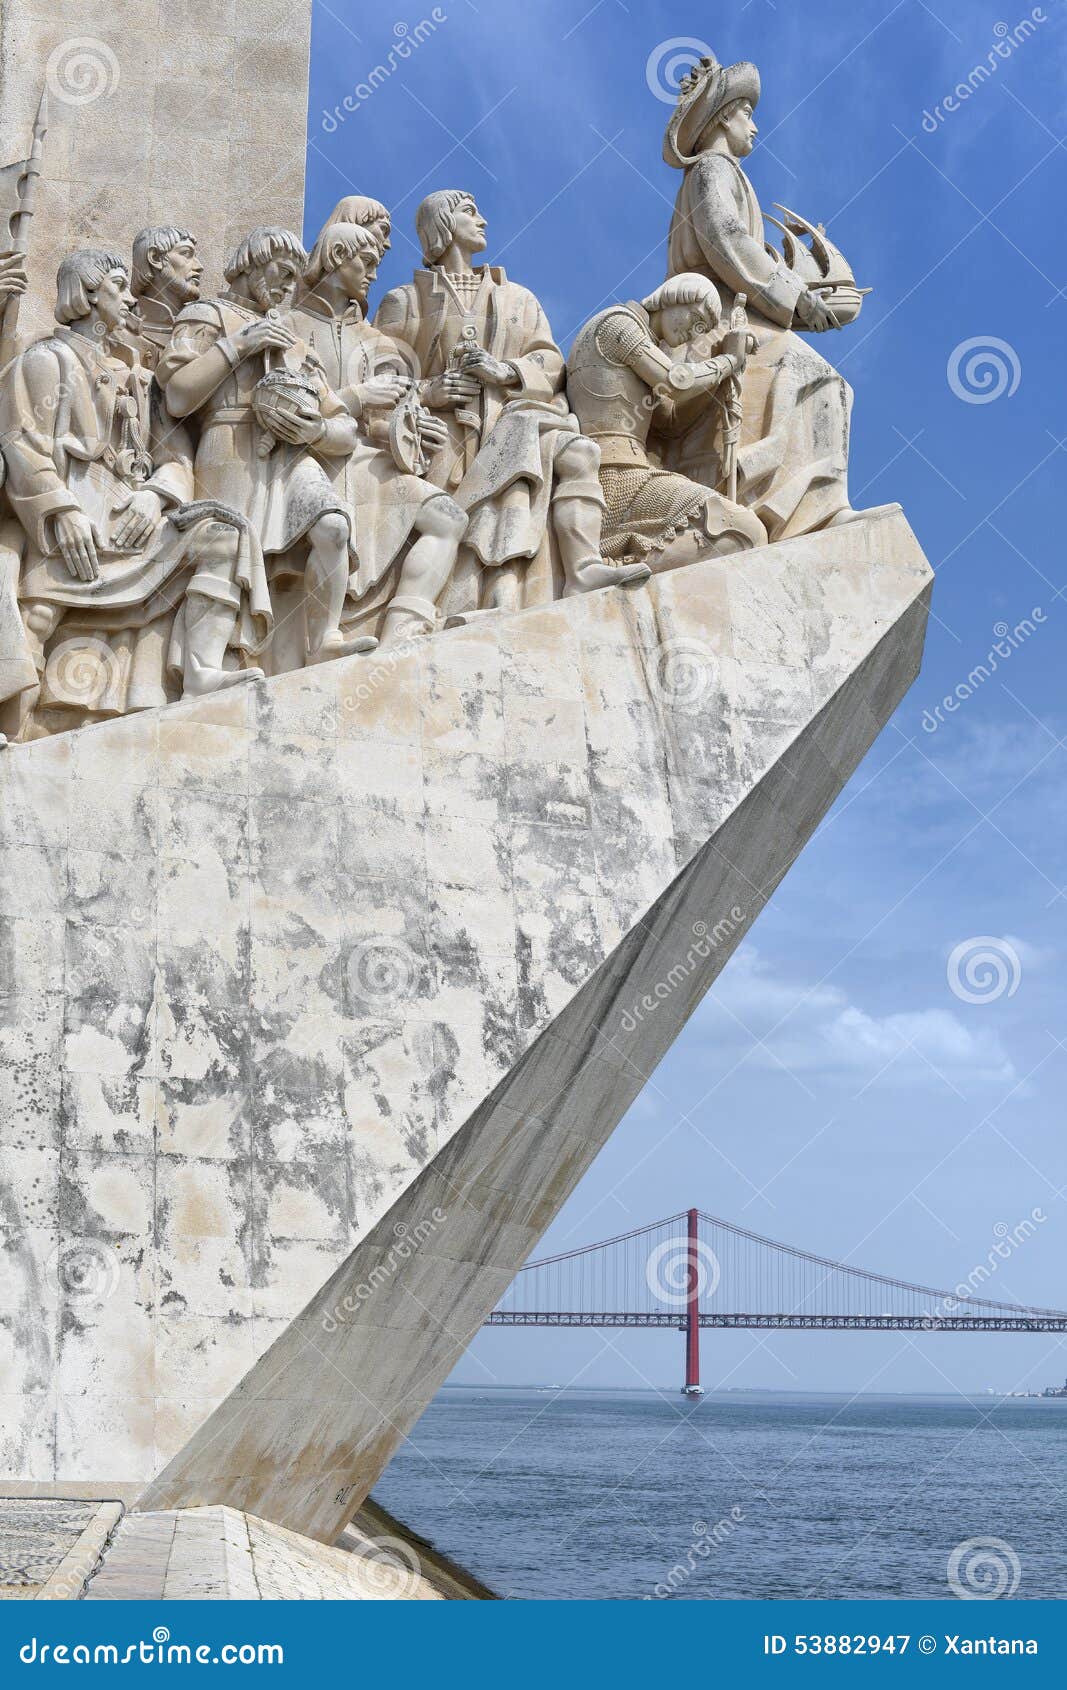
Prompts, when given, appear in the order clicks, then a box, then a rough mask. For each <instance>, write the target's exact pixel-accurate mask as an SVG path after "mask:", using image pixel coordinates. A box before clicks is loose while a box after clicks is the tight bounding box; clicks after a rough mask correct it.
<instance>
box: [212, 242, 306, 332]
mask: <svg viewBox="0 0 1067 1690" xmlns="http://www.w3.org/2000/svg"><path fill="white" fill-rule="evenodd" d="M307 262H308V255H307V253H306V252H305V251H304V248H303V247H302V246H301V244H300V242H299V241H298V240H297V238H296V236H295V235H294V234H291V233H290V231H289V230H288V229H278V228H275V227H273V226H272V225H269V224H264V225H261V226H260V227H259V228H258V229H253V230H252V233H251V234H250V235H246V237H245V239H244V240H243V241H242V242H241V244H240V246H239V247H237V249H236V250H235V251H234V252H231V254H230V256H229V258H228V259H227V260H226V263H225V264H224V265H223V270H222V273H223V275H224V276H225V278H226V280H227V281H228V282H229V284H230V291H231V292H232V293H233V294H234V295H235V296H236V297H237V298H239V299H243V300H245V301H247V303H248V304H250V305H252V306H254V307H255V309H256V310H257V311H262V312H266V311H270V310H276V311H284V310H286V309H287V308H288V307H289V306H290V305H291V304H292V302H293V295H294V293H295V292H296V287H297V283H298V282H299V281H300V279H301V277H302V276H303V274H304V271H305V270H306V269H307Z"/></svg>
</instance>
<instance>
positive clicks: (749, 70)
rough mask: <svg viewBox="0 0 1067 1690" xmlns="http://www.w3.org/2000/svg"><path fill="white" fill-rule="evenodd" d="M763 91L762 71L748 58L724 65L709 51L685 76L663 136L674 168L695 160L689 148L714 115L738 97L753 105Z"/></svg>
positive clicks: (666, 153)
mask: <svg viewBox="0 0 1067 1690" xmlns="http://www.w3.org/2000/svg"><path fill="white" fill-rule="evenodd" d="M759 95H760V81H759V71H758V70H757V69H756V67H755V65H754V64H750V63H749V61H748V60H747V59H742V60H740V62H739V63H738V64H736V65H721V64H720V63H719V61H718V59H716V58H713V57H712V56H711V55H707V56H706V57H704V58H702V59H701V60H700V62H699V64H695V65H694V66H693V68H692V70H691V71H690V72H689V74H688V76H684V77H683V78H682V81H681V83H680V85H679V88H678V104H677V106H676V107H675V109H674V114H673V116H672V117H671V121H670V122H669V123H668V125H667V133H666V134H665V135H664V137H663V156H664V158H665V159H666V161H667V163H668V164H670V165H673V167H674V169H675V170H684V169H685V167H686V165H687V164H692V163H694V161H695V158H696V154H695V153H692V152H691V151H690V149H691V148H692V147H694V146H695V145H696V143H697V141H699V139H700V137H701V135H702V134H703V132H704V130H705V129H706V128H707V126H708V124H709V123H710V122H711V120H712V118H714V117H716V116H718V114H719V112H721V111H722V110H723V108H724V107H725V106H729V105H732V104H733V102H734V101H735V100H748V101H749V102H750V103H751V104H752V105H753V106H754V105H755V104H756V102H757V100H758V99H759Z"/></svg>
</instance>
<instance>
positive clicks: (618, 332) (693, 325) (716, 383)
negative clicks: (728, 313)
mask: <svg viewBox="0 0 1067 1690" xmlns="http://www.w3.org/2000/svg"><path fill="white" fill-rule="evenodd" d="M719 315H720V306H719V296H718V293H717V292H716V289H715V287H714V286H713V284H712V283H711V282H709V281H708V280H707V279H706V277H703V276H696V275H693V276H690V275H682V276H675V277H674V278H672V280H671V281H669V282H665V283H664V285H663V286H662V287H660V288H657V289H656V291H655V293H652V294H650V295H649V296H648V298H647V299H645V300H642V301H641V302H640V303H638V302H637V301H636V300H631V301H630V302H629V303H627V304H625V305H612V306H609V307H608V309H607V310H606V311H601V312H598V314H597V315H596V316H595V317H593V318H591V319H590V321H589V322H588V323H586V325H585V327H584V328H583V329H582V330H580V332H579V334H578V337H577V339H576V340H575V343H574V345H573V347H572V348H571V354H570V358H569V359H568V362H567V397H568V399H569V401H570V405H571V409H572V410H573V412H574V414H575V416H576V417H577V418H578V420H579V422H580V423H581V426H582V433H583V434H586V435H588V436H589V437H590V439H592V440H595V441H596V443H597V445H598V446H599V447H600V482H601V486H602V488H603V490H604V499H605V503H606V506H607V509H606V512H605V516H604V527H603V533H602V539H601V551H602V552H603V554H604V556H605V557H607V558H611V559H612V560H613V561H623V560H626V561H629V560H634V559H641V560H643V561H645V562H646V563H648V564H649V565H651V567H652V568H653V569H654V570H655V571H657V572H662V571H665V570H668V569H676V568H678V567H679V565H681V564H683V563H691V562H692V561H693V559H694V558H695V557H697V556H701V555H707V554H708V553H709V552H711V553H714V554H715V555H717V556H725V555H726V554H728V553H730V552H737V551H744V550H747V549H749V548H750V547H752V546H763V545H766V543H767V535H766V532H765V530H764V528H763V525H762V523H761V522H760V520H759V518H758V517H757V516H755V515H754V514H753V512H752V511H749V510H745V509H744V507H743V506H741V505H739V504H736V503H734V502H733V501H732V500H730V499H727V498H726V497H724V496H723V495H722V494H720V493H714V492H711V491H710V490H709V489H708V488H707V487H705V486H702V485H701V484H700V483H699V482H696V481H690V480H689V479H688V477H687V476H684V475H677V474H675V473H674V472H673V471H672V470H667V469H663V468H661V467H660V466H659V465H658V464H657V463H655V462H653V461H652V460H651V459H650V456H649V437H650V435H651V434H652V433H653V430H654V431H655V433H656V434H657V435H659V436H669V435H671V434H672V433H673V432H675V431H676V430H677V429H682V428H686V427H688V426H691V424H692V421H693V418H694V416H696V415H698V414H700V413H702V412H704V411H706V410H708V409H710V408H714V407H715V406H716V405H720V406H721V404H722V401H721V399H720V397H719V390H720V389H722V388H723V386H724V384H726V383H728V382H730V381H734V380H736V378H737V377H738V376H740V374H741V372H742V370H743V369H744V360H745V337H744V336H743V335H742V336H740V337H737V336H735V337H732V341H733V343H735V349H734V350H732V351H723V352H721V353H719V355H717V356H716V357H712V358H704V359H699V360H697V361H691V357H690V355H691V353H692V352H693V351H695V350H696V349H697V347H699V346H700V344H701V340H702V339H703V338H705V337H711V336H713V335H714V334H715V332H716V330H717V327H718V323H719ZM730 339H731V337H728V341H729V340H730Z"/></svg>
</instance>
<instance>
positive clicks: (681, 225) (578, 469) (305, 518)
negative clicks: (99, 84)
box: [0, 55, 867, 739]
mask: <svg viewBox="0 0 1067 1690" xmlns="http://www.w3.org/2000/svg"><path fill="white" fill-rule="evenodd" d="M759 98H760V79H759V73H758V71H757V70H756V67H755V66H754V65H752V64H749V63H745V62H743V63H740V64H735V65H729V66H723V65H720V64H719V63H718V62H717V61H716V60H715V59H714V58H713V57H712V56H710V55H706V56H705V57H704V58H702V59H701V60H700V61H699V62H698V63H697V64H695V65H694V66H693V68H692V70H691V72H690V73H689V75H687V76H686V77H685V79H684V80H683V82H682V84H681V87H680V92H679V97H678V102H677V106H676V108H675V110H674V111H673V113H672V115H671V119H670V122H669V124H668V127H667V131H666V135H665V138H664V158H665V160H666V163H667V164H668V165H669V166H670V167H671V168H673V169H675V170H677V171H680V172H681V185H680V187H679V191H678V198H677V203H676V207H675V212H674V216H673V219H672V222H671V226H670V231H669V235H668V242H667V276H666V280H665V281H664V282H663V283H662V284H661V285H660V286H658V287H655V288H653V289H652V291H651V292H647V293H644V294H643V296H642V297H641V298H638V299H633V300H628V301H621V302H619V303H617V304H614V305H608V306H606V307H603V306H602V307H601V308H600V309H599V310H598V311H597V313H596V315H595V316H593V317H592V318H591V319H590V321H589V322H587V323H586V324H585V326H584V327H583V328H582V329H581V330H580V332H579V333H578V335H577V338H576V340H575V343H574V346H573V348H572V350H571V353H570V357H569V360H567V359H565V358H564V355H563V352H562V351H561V350H560V348H559V346H558V345H557V344H556V342H555V340H554V338H553V335H552V331H551V328H550V326H549V323H548V320H547V318H546V316H545V312H544V310H543V308H542V306H541V304H540V302H539V300H538V299H537V298H536V296H535V295H534V294H533V293H532V292H531V291H530V290H529V289H528V288H526V287H524V286H521V285H520V284H518V283H516V282H514V281H512V280H511V279H510V278H509V277H508V276H507V275H505V273H504V271H503V270H502V269H501V268H499V266H495V265H488V266H487V265H484V264H481V263H478V262H476V260H477V259H478V255H479V254H481V253H483V252H484V251H485V249H486V245H487V231H486V221H485V219H484V217H483V216H482V215H481V212H480V211H479V209H478V205H477V202H476V200H475V198H474V196H473V194H471V193H470V192H468V191H467V190H465V189H443V190H437V191H435V192H433V193H430V194H428V195H427V196H426V198H425V199H424V200H423V201H422V203H421V204H420V205H419V207H418V209H417V212H416V216H415V231H416V234H417V237H418V240H419V243H420V247H421V250H422V254H423V263H422V265H421V267H420V268H418V269H417V270H416V271H415V273H414V276H413V277H412V278H411V280H410V281H406V282H402V283H401V284H399V285H394V286H393V287H391V288H390V289H389V290H388V291H387V292H386V293H385V295H384V297H383V299H382V301H381V303H380V305H379V307H378V309H377V312H376V313H375V315H374V320H373V322H371V321H370V320H369V319H368V295H369V291H370V289H371V287H372V285H373V284H374V282H375V280H376V277H377V271H378V267H379V264H380V263H381V261H382V259H383V258H384V257H385V255H386V254H387V253H388V252H389V251H390V235H391V220H390V215H389V211H388V209H387V206H386V205H385V204H384V203H383V202H382V201H381V200H380V199H377V198H375V197H373V196H371V195H367V194H350V195H347V196H346V197H345V198H344V199H342V200H340V201H339V202H338V204H337V205H336V206H335V207H334V209H333V211H332V212H331V213H330V216H329V218H328V219H327V222H326V224H325V225H324V227H323V229H322V231H321V232H320V234H319V236H318V239H317V240H316V242H315V243H314V246H313V248H312V250H311V253H310V254H308V253H307V252H305V250H304V247H303V245H302V244H301V242H300V240H299V239H298V238H297V236H296V235H295V234H292V233H290V232H289V231H287V230H285V229H283V228H279V227H274V226H262V227H259V228H257V229H254V230H253V231H252V232H251V233H250V234H249V235H248V236H247V237H246V238H245V239H244V240H243V241H241V242H239V244H238V245H237V246H236V247H235V249H234V250H233V252H232V253H231V254H230V255H229V257H228V258H227V259H226V260H225V263H224V265H223V266H222V268H223V273H224V275H225V279H226V290H225V291H224V292H223V293H222V294H220V295H219V296H218V297H216V298H210V299H206V298H204V297H202V279H203V274H204V259H205V256H206V255H205V254H204V253H203V252H202V251H201V248H200V246H199V244H198V241H197V238H196V235H195V233H194V232H193V231H192V230H191V229H188V228H185V227H184V226H182V224H181V222H179V221H175V222H173V223H167V222H161V223H159V224H156V225H153V226H152V227H150V228H146V229H144V230H142V231H141V232H140V233H139V234H138V235H137V236H136V238H135V240H134V242H133V250H132V255H130V257H127V256H126V254H125V253H124V252H122V251H120V250H118V248H117V247H116V245H115V243H114V242H111V241H109V240H108V239H107V232H106V230H102V231H101V238H100V241H99V244H97V245H95V246H92V247H87V248H85V249H83V250H82V251H80V252H76V253H72V254H70V255H68V257H67V258H65V259H64V261H63V264H62V265H61V266H60V272H59V278H58V288H57V300H56V319H57V327H56V329H55V331H54V332H53V333H51V334H50V335H48V336H46V337H44V338H43V339H40V340H38V341H36V342H35V343H34V344H32V345H25V344H22V343H21V342H20V340H19V337H18V332H17V325H18V313H19V304H20V300H21V298H22V296H23V294H24V291H25V288H26V276H25V270H24V264H23V255H24V254H25V252H26V249H27V241H28V238H29V229H30V219H31V218H32V216H33V213H34V210H35V196H36V186H37V180H38V177H39V175H40V173H41V170H42V167H43V163H44V161H45V154H44V147H43V143H44V137H45V131H46V127H47V113H46V109H45V103H44V102H43V101H42V105H41V110H40V111H39V113H38V119H37V123H36V126H35V130H34V138H33V145H32V147H31V150H30V154H29V156H28V157H27V159H26V160H25V161H23V162H22V163H20V164H17V165H12V166H9V167H7V169H6V170H4V171H0V196H2V200H3V205H4V207H5V209H6V210H7V212H8V214H9V221H8V229H9V239H8V241H7V243H6V250H2V251H0V307H2V310H3V322H2V332H3V339H4V357H3V368H2V370H0V483H6V485H3V490H2V492H0V727H2V729H3V730H4V732H5V733H6V734H7V736H8V737H9V738H12V739H30V738H34V737H38V736H40V735H42V734H46V733H51V732H55V731H58V730H59V729H62V728H65V727H69V726H73V725H76V724H78V723H81V722H86V721H95V720H99V719H101V718H103V717H106V716H109V715H116V714H123V713H125V712H127V711H132V710H139V709H145V708H149V707H152V706H158V705H161V704H166V703H169V702H171V701H173V700H175V699H177V698H179V697H181V696H183V694H184V695H188V694H199V693H203V692H206V691H211V690H217V689H221V688H230V687H233V686H236V685H241V684H245V683H248V682H250V681H251V682H254V681H255V680H256V679H257V678H259V677H261V676H270V675H273V674H279V673H282V672H284V671H286V670H291V669H294V668H300V667H303V666H304V665H307V664H318V663H323V662H327V661H330V660H332V659H334V658H338V657H362V658H366V659H368V660H372V654H373V653H374V652H375V651H376V650H377V648H378V646H379V644H381V645H382V646H383V647H385V648H395V647H397V646H399V645H404V646H407V645H408V644H409V642H411V641H412V640H421V639H424V638H425V637H426V636H428V635H432V634H433V633H434V632H435V631H437V630H439V629H441V628H442V627H443V626H444V625H445V624H446V623H448V622H449V621H450V620H451V621H465V620H466V619H468V618H469V617H471V616H474V615H477V616H480V617H488V618H490V619H492V618H493V617H499V616H502V615H504V614H507V613H509V612H521V611H522V610H523V609H525V608H527V607H530V606H535V605H538V604H544V603H547V602H549V601H551V600H552V599H553V598H556V597H560V596H562V595H567V594H575V593H582V594H584V593H589V592H595V591H598V590H608V591H610V590H618V589H625V590H627V591H632V590H635V589H636V590H640V589H642V587H643V586H644V584H645V583H647V582H648V581H649V580H650V579H651V578H652V576H654V575H655V574H656V573H659V572H662V571H663V570H665V569H676V568H679V567H681V566H683V565H685V564H688V563H691V562H694V561H696V560H698V559H701V558H709V557H717V558H721V559H729V557H730V556H731V555H732V554H733V553H735V552H740V551H745V550H749V549H751V548H754V547H765V546H767V545H768V544H772V545H773V544H774V543H775V542H776V541H778V540H782V539H788V538H792V537H794V536H797V535H801V534H805V533H809V532H813V531H815V530H817V529H819V528H822V527H826V526H828V525H831V524H839V523H842V522H846V521H849V520H850V519H851V518H852V516H853V515H854V514H855V513H854V512H852V510H851V508H850V506H849V500H848V485H847V471H848V432H849V413H850V408H851V392H850V390H849V388H848V386H847V384H846V383H845V382H844V380H843V379H842V378H841V376H840V375H839V374H838V373H837V371H835V370H834V369H833V368H832V367H831V365H829V364H828V363H827V362H826V361H825V360H824V359H823V358H822V356H821V355H820V354H819V353H818V352H817V351H816V350H815V349H814V347H813V346H811V345H810V344H809V343H808V342H807V341H806V340H804V339H803V338H801V337H802V335H804V334H820V335H822V334H824V333H825V332H826V331H829V330H834V329H838V328H840V327H843V326H844V325H845V324H846V323H848V322H851V321H854V320H855V318H856V317H857V316H858V314H859V311H860V308H861V306H862V301H863V294H864V292H865V291H867V290H864V289H860V288H857V287H856V285H855V280H854V278H853V275H852V272H851V270H850V268H849V266H848V264H847V262H846V260H845V259H844V257H843V256H842V254H841V253H840V251H839V250H838V249H837V247H835V246H834V244H833V243H832V242H831V241H830V240H829V238H828V236H827V235H826V233H825V231H824V230H823V229H822V228H821V226H818V225H813V224H810V223H808V222H807V221H806V220H805V219H804V218H803V217H801V216H799V215H798V214H797V213H796V212H793V211H790V210H788V209H786V208H784V207H782V206H781V205H778V206H776V208H775V209H776V211H777V212H779V213H780V216H769V217H768V218H767V219H764V217H763V215H762V213H761V212H760V208H759V203H758V201H757V198H756V195H755V191H754V189H753V188H752V185H751V183H750V181H749V179H748V176H747V175H746V173H745V170H744V169H743V167H742V163H743V161H744V160H745V159H746V158H747V157H748V155H749V153H750V152H751V151H752V148H753V145H754V143H755V138H756V135H757V128H756V123H755V118H754V112H755V108H756V106H757V103H758V101H759ZM765 221H766V222H767V223H768V224H770V225H771V226H772V228H774V229H776V230H777V231H778V234H779V235H780V238H781V250H778V248H776V247H775V246H774V245H773V244H772V243H771V242H770V241H769V240H768V239H767V230H766V229H765V226H764V225H765ZM3 245H4V243H3V241H2V239H0V246H3ZM211 256H212V257H213V258H214V260H215V262H218V256H219V255H217V254H214V255H211Z"/></svg>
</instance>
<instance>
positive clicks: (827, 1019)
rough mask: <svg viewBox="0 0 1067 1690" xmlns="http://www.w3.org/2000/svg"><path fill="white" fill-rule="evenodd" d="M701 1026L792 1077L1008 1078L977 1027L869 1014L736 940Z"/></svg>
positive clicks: (985, 1031) (978, 1082)
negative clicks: (775, 968) (779, 969)
mask: <svg viewBox="0 0 1067 1690" xmlns="http://www.w3.org/2000/svg"><path fill="white" fill-rule="evenodd" d="M975 1013H976V1014H977V1013H981V1012H980V1011H976V1012H975ZM701 1026H702V1030H703V1031H704V1032H705V1033H706V1034H707V1035H708V1036H709V1038H710V1040H711V1041H712V1043H713V1045H714V1047H715V1050H716V1053H717V1055H718V1054H719V1053H721V1052H722V1051H723V1050H724V1048H725V1049H729V1050H734V1051H736V1052H737V1053H738V1054H739V1055H740V1054H743V1053H745V1052H746V1051H747V1052H748V1058H747V1059H748V1060H749V1061H750V1062H752V1063H753V1064H755V1065H756V1066H759V1067H764V1068H773V1069H778V1070H781V1068H786V1069H788V1070H790V1071H791V1072H792V1073H796V1074H821V1075H823V1076H825V1077H826V1078H827V1079H833V1078H835V1077H837V1078H841V1079H844V1078H848V1079H849V1080H850V1081H854V1080H855V1079H856V1078H858V1077H863V1076H866V1077H867V1078H868V1079H873V1078H874V1077H875V1076H878V1077H879V1083H884V1084H886V1085H912V1084H915V1083H916V1082H918V1081H922V1082H923V1083H926V1084H929V1083H930V1082H931V1081H934V1078H935V1074H939V1075H941V1076H942V1079H943V1083H945V1084H946V1085H948V1086H951V1087H953V1088H955V1089H956V1090H957V1091H963V1090H967V1089H968V1088H972V1089H973V1088H974V1087H976V1086H989V1085H1003V1084H1009V1085H1010V1084H1011V1083H1012V1081H1013V1080H1014V1078H1015V1069H1014V1067H1013V1064H1012V1062H1011V1059H1010V1057H1009V1056H1008V1055H1007V1053H1006V1052H1005V1050H1004V1048H1003V1046H1002V1045H1001V1043H1000V1040H999V1039H998V1038H997V1037H996V1036H995V1034H992V1033H991V1032H990V1030H989V1028H988V1027H987V1026H985V1025H981V1026H979V1025H975V1026H974V1027H973V1028H972V1027H971V1026H969V1025H968V1024H967V1022H966V1020H965V1019H964V1018H963V1016H961V1015H959V1014H957V1013H956V1012H955V1011H953V1010H950V1009H947V1008H927V1009H909V1010H900V1011H896V1012H894V1013H892V1014H889V1015H872V1014H870V1013H868V1011H867V1010H865V1009H863V1008H861V1007H860V1006H859V1005H858V1004H854V1003H852V1002H850V1001H849V998H848V996H847V995H846V993H844V992H843V991H841V990H840V988H839V987H837V986H832V985H828V984H826V983H825V982H823V983H820V984H816V985H814V986H810V987H805V986H804V985H802V984H798V983H797V982H796V981H790V980H787V979H786V978H785V977H784V976H782V975H781V974H778V973H774V972H772V971H771V969H770V968H769V966H768V964H767V963H766V962H764V961H763V960H762V959H761V957H760V955H759V952H758V951H757V950H756V949H755V947H754V946H752V945H744V946H742V947H741V949H740V950H739V951H738V952H737V954H736V956H735V957H734V958H733V960H732V961H731V963H730V965H729V967H728V968H727V969H726V970H725V972H724V973H723V975H722V977H721V979H720V980H719V982H718V985H717V986H716V988H715V991H714V993H713V995H712V996H711V997H709V999H708V1000H707V1001H706V1002H705V1004H704V1007H703V1009H702V1010H701Z"/></svg>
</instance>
